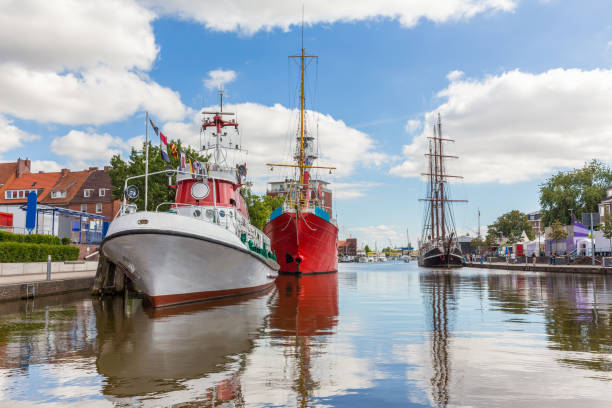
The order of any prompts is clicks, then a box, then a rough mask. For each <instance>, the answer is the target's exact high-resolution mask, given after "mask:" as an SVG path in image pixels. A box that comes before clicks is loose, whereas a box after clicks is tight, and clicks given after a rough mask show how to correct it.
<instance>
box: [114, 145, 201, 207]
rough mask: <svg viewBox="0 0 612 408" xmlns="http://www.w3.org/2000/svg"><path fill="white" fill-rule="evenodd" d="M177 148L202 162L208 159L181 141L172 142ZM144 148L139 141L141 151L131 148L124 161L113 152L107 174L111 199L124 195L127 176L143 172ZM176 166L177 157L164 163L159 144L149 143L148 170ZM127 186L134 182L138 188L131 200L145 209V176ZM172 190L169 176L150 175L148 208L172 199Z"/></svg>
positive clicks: (131, 183) (173, 167)
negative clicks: (111, 192)
mask: <svg viewBox="0 0 612 408" xmlns="http://www.w3.org/2000/svg"><path fill="white" fill-rule="evenodd" d="M175 143H176V144H177V145H178V146H179V148H180V149H182V150H184V151H185V152H186V153H187V154H188V155H189V156H191V157H192V158H193V159H195V160H198V161H201V162H205V161H207V158H206V157H204V156H201V155H200V154H198V152H196V151H195V150H193V149H192V148H190V147H187V146H185V147H181V142H180V140H179V141H177V142H175ZM145 148H146V145H145V143H144V142H143V143H142V150H136V149H135V148H132V150H131V152H130V156H129V158H128V160H127V161H125V160H123V159H122V158H121V156H120V155H118V154H116V155H114V156H113V157H112V158H111V160H110V165H111V169H110V171H109V175H110V178H111V183H112V184H113V198H115V199H122V198H123V186H124V183H125V180H126V179H127V178H128V177H133V176H138V175H141V174H144V173H145ZM178 165H179V159H177V158H174V157H170V163H166V162H165V161H164V160H163V159H162V157H161V151H160V147H159V146H155V145H153V144H151V142H149V173H153V172H156V171H162V170H165V169H175V168H177V167H178ZM129 184H130V185H135V186H137V187H138V190H139V191H140V195H139V196H138V198H137V199H136V200H133V201H132V203H134V204H136V206H137V207H138V209H140V210H142V209H144V193H145V191H144V178H139V179H136V180H132V181H130V182H129ZM175 193H176V192H175V190H173V189H172V188H170V187H169V186H168V176H166V175H164V174H158V175H154V176H150V177H149V197H148V198H149V200H148V201H149V210H155V208H156V207H157V205H158V204H161V203H164V202H174V198H175Z"/></svg>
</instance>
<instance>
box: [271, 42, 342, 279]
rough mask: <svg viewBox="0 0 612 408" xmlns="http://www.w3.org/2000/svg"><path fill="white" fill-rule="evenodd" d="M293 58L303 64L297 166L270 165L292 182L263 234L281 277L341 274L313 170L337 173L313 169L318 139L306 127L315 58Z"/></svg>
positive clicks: (333, 231) (329, 219)
mask: <svg viewBox="0 0 612 408" xmlns="http://www.w3.org/2000/svg"><path fill="white" fill-rule="evenodd" d="M291 58H295V59H298V60H299V61H300V119H299V120H300V125H299V131H298V136H297V143H296V145H297V146H296V153H295V155H294V160H295V163H294V164H270V163H268V165H269V166H270V167H271V168H273V167H275V166H280V167H288V168H292V169H293V178H292V179H291V180H289V179H287V180H286V182H285V183H284V184H285V185H286V194H285V202H284V204H283V206H282V207H279V208H277V209H275V210H274V211H273V212H272V214H270V221H269V222H268V224H266V226H265V227H264V233H265V234H266V235H268V237H269V238H270V246H271V248H272V250H273V251H274V252H275V253H276V257H277V262H278V263H279V265H280V270H279V273H284V274H298V275H299V274H303V275H306V274H316V273H333V272H337V271H338V227H337V225H336V223H335V220H334V219H333V218H332V217H331V214H330V213H331V209H330V211H329V212H328V211H326V210H325V209H323V208H322V207H324V205H323V202H324V201H323V194H322V191H321V190H322V185H321V181H318V182H317V183H316V184H315V183H313V182H312V181H311V171H312V170H313V169H327V170H329V171H330V172H331V170H335V167H324V166H313V163H314V161H315V160H316V159H317V154H316V146H315V145H316V141H315V138H314V137H313V136H312V135H311V134H310V133H309V132H307V131H305V126H304V104H305V97H304V70H305V66H306V64H305V63H306V62H307V61H310V60H311V59H313V58H316V57H315V56H312V55H306V52H305V50H304V47H303V46H302V53H301V55H296V56H292V57H291Z"/></svg>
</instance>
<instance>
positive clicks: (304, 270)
mask: <svg viewBox="0 0 612 408" xmlns="http://www.w3.org/2000/svg"><path fill="white" fill-rule="evenodd" d="M264 233H265V234H266V235H267V236H268V237H269V238H270V246H271V248H272V250H273V251H274V252H275V253H276V258H277V262H278V264H279V265H280V269H279V273H281V274H292V275H309V274H318V273H335V272H337V271H338V228H337V227H336V226H335V225H334V224H332V223H331V222H329V221H327V220H325V219H323V218H321V217H319V216H317V215H315V214H312V213H301V214H300V215H299V216H296V213H291V212H285V213H283V214H281V215H279V216H278V217H276V218H274V219H273V220H271V221H270V222H269V223H268V224H266V226H265V227H264Z"/></svg>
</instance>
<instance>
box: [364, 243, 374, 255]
mask: <svg viewBox="0 0 612 408" xmlns="http://www.w3.org/2000/svg"><path fill="white" fill-rule="evenodd" d="M363 250H364V251H365V253H366V255H367V254H368V253H370V252H372V250H371V249H370V247H369V246H368V245H367V244H366V246H365V248H363Z"/></svg>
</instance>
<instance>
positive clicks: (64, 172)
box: [62, 169, 70, 177]
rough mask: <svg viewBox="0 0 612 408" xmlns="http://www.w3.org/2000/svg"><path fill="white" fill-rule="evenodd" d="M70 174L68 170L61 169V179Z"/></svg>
mask: <svg viewBox="0 0 612 408" xmlns="http://www.w3.org/2000/svg"><path fill="white" fill-rule="evenodd" d="M68 173H70V169H62V177H64V176H66V175H68Z"/></svg>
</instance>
